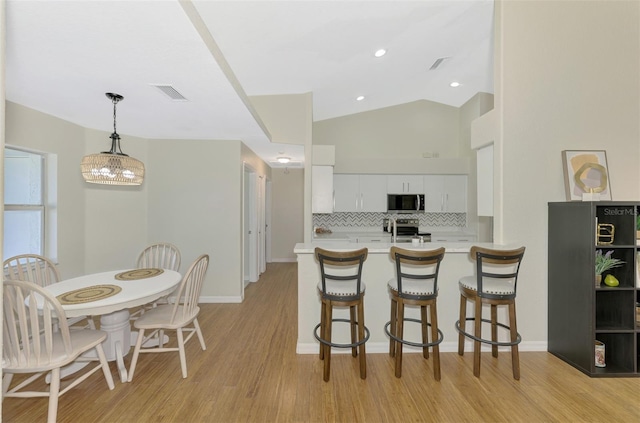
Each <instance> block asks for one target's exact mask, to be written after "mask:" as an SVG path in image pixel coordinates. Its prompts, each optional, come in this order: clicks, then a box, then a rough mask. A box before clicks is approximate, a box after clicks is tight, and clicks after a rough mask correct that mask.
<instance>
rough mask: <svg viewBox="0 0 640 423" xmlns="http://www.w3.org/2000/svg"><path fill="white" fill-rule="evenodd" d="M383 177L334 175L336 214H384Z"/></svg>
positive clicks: (385, 209)
mask: <svg viewBox="0 0 640 423" xmlns="http://www.w3.org/2000/svg"><path fill="white" fill-rule="evenodd" d="M385 182H386V177H385V175H352V174H335V175H334V177H333V187H334V193H335V194H334V195H335V197H334V198H335V207H334V211H336V212H386V211H387V194H386V189H385V188H386V185H385Z"/></svg>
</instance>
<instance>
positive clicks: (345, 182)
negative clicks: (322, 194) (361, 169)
mask: <svg viewBox="0 0 640 423" xmlns="http://www.w3.org/2000/svg"><path fill="white" fill-rule="evenodd" d="M359 185H360V183H359V175H345V174H334V175H333V190H334V201H335V206H334V209H333V210H334V211H335V212H356V211H360V209H359V208H360V192H359Z"/></svg>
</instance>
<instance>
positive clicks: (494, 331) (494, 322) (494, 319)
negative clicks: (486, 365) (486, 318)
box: [491, 304, 498, 358]
mask: <svg viewBox="0 0 640 423" xmlns="http://www.w3.org/2000/svg"><path fill="white" fill-rule="evenodd" d="M491 340H492V341H493V342H496V341H497V340H498V306H497V305H495V304H491ZM491 355H492V356H493V357H496V358H497V357H498V346H497V345H495V344H493V345H491Z"/></svg>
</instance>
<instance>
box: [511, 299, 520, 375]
mask: <svg viewBox="0 0 640 423" xmlns="http://www.w3.org/2000/svg"><path fill="white" fill-rule="evenodd" d="M509 327H510V332H511V342H516V340H517V339H518V325H517V323H516V304H515V302H513V303H511V304H509ZM511 367H512V369H513V378H514V379H515V380H520V355H519V353H518V344H515V345H512V346H511Z"/></svg>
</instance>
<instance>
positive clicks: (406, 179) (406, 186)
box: [387, 175, 424, 194]
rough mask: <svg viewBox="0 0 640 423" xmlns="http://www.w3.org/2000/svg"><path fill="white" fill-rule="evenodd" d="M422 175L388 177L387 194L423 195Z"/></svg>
mask: <svg viewBox="0 0 640 423" xmlns="http://www.w3.org/2000/svg"><path fill="white" fill-rule="evenodd" d="M423 191H424V189H423V178H422V175H387V194H422V193H423Z"/></svg>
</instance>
